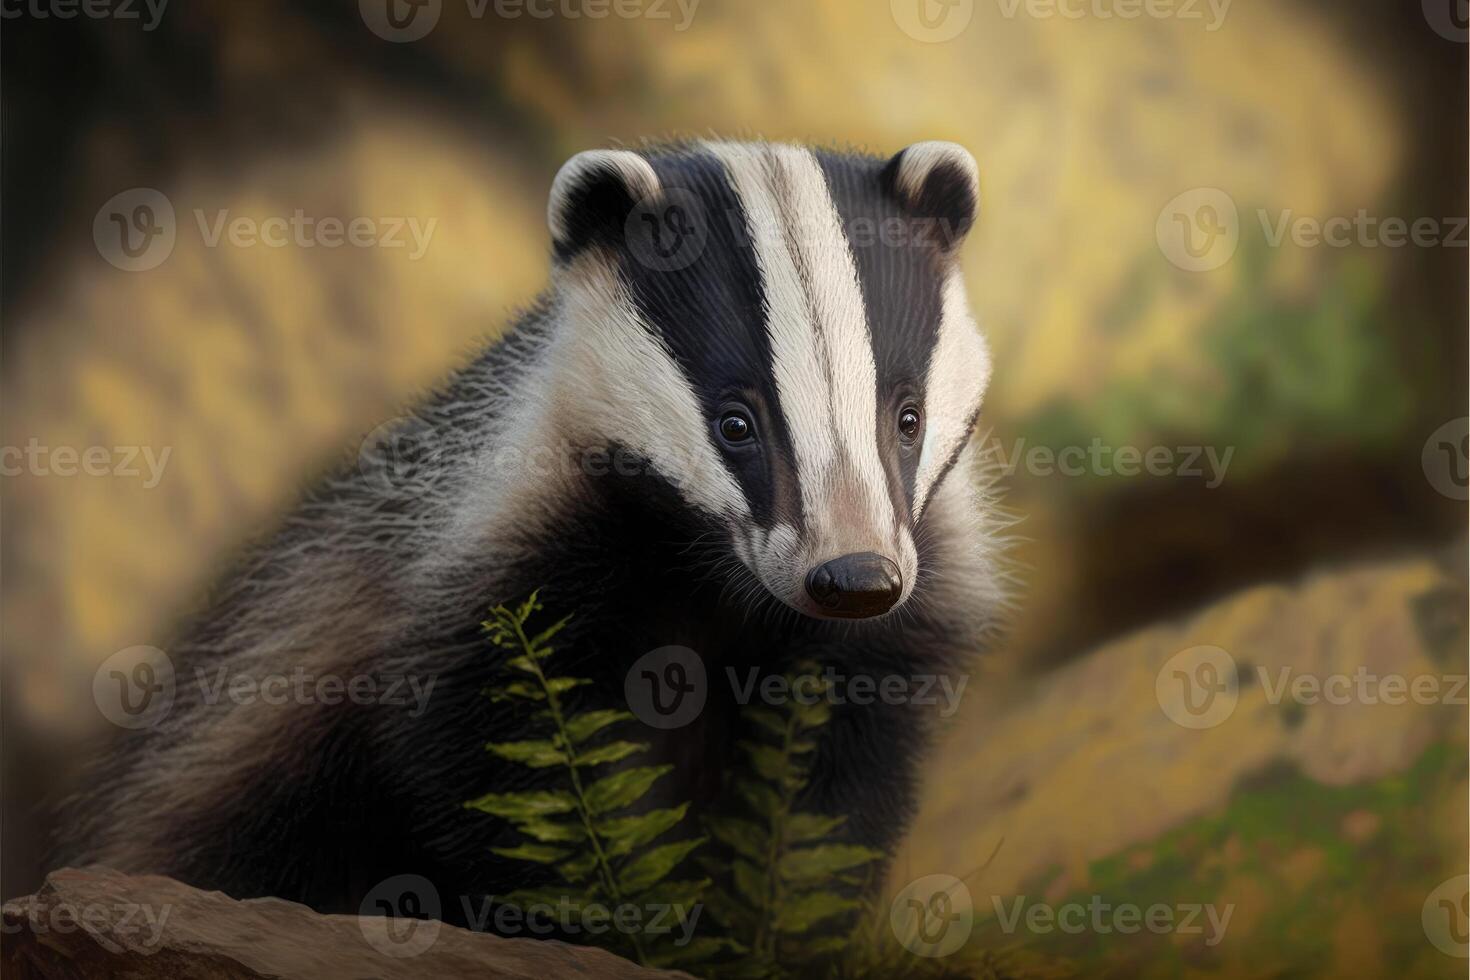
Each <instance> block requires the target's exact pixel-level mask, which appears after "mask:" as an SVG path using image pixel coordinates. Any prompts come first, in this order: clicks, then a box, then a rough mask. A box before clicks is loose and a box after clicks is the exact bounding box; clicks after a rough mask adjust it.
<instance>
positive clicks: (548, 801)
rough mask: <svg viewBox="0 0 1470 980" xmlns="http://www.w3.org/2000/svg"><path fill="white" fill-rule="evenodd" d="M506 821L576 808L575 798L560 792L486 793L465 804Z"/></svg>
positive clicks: (565, 811)
mask: <svg viewBox="0 0 1470 980" xmlns="http://www.w3.org/2000/svg"><path fill="white" fill-rule="evenodd" d="M465 806H466V807H468V808H469V809H472V810H483V811H485V812H486V813H492V814H494V815H495V816H497V817H504V818H505V819H507V820H527V819H530V818H531V817H544V816H548V815H550V814H555V813H567V812H568V811H571V810H575V809H576V808H577V798H576V797H574V796H572V794H570V793H565V792H562V791H561V790H554V789H553V790H529V791H526V792H523V793H486V794H485V795H484V796H481V797H480V798H478V799H474V800H470V801H469V802H468V803H466V804H465Z"/></svg>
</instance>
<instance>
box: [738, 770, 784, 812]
mask: <svg viewBox="0 0 1470 980" xmlns="http://www.w3.org/2000/svg"><path fill="white" fill-rule="evenodd" d="M735 791H736V792H737V793H739V794H740V798H741V799H743V800H744V801H745V802H746V803H747V804H748V805H749V806H750V808H751V809H752V810H754V811H755V812H756V814H757V815H759V816H761V817H765V818H767V819H769V818H770V817H772V816H774V815H775V813H776V811H777V810H779V809H781V797H780V796H778V795H777V794H776V791H775V790H774V789H772V788H771V786H770V784H768V783H763V782H761V781H760V780H758V779H751V778H749V777H747V776H737V777H736V778H735Z"/></svg>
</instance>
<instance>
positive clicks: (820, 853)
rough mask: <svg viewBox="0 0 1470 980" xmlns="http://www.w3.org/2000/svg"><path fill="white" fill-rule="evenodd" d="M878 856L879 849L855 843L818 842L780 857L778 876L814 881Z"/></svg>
mask: <svg viewBox="0 0 1470 980" xmlns="http://www.w3.org/2000/svg"><path fill="white" fill-rule="evenodd" d="M882 856H883V854H882V852H881V851H875V850H873V849H872V848H871V847H861V846H859V845H857V844H822V845H819V846H817V847H810V848H804V849H802V850H799V851H788V852H787V853H786V854H785V855H783V856H782V858H781V877H782V878H784V879H786V880H787V881H817V880H820V879H822V878H826V877H828V876H829V875H833V874H836V873H837V872H839V871H846V870H847V869H848V868H854V867H857V866H858V865H861V864H867V863H868V862H869V861H873V860H875V859H877V858H880V857H882Z"/></svg>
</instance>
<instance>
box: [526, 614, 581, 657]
mask: <svg viewBox="0 0 1470 980" xmlns="http://www.w3.org/2000/svg"><path fill="white" fill-rule="evenodd" d="M571 619H572V617H571V616H563V617H562V618H561V619H559V620H558V621H557V622H555V623H553V624H551V625H550V626H548V627H546V629H544V630H542V631H541V632H540V633H537V634H536V635H535V636H533V637H531V644H530V646H531V649H532V650H533V651H535V653H536V656H537V657H538V658H539V657H546V656H550V655H551V651H550V650H543V649H542V647H543V646H545V645H546V642H547V641H548V640H550V639H551V638H552V637H553V636H555V635H556V634H558V633H560V632H561V631H562V627H563V626H566V624H567V623H569V622H571Z"/></svg>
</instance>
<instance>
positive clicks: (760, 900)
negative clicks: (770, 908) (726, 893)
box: [730, 858, 766, 908]
mask: <svg viewBox="0 0 1470 980" xmlns="http://www.w3.org/2000/svg"><path fill="white" fill-rule="evenodd" d="M730 870H731V872H732V874H733V877H734V879H735V888H736V890H738V891H739V892H740V894H741V895H743V896H745V899H746V901H748V902H751V903H752V904H754V905H755V907H756V908H762V907H764V906H765V904H766V879H765V876H764V875H762V874H761V873H760V872H759V871H757V870H756V868H755V865H753V864H751V863H749V862H748V861H743V860H740V859H739V858H737V859H736V860H735V863H734V864H733V865H731V867H730Z"/></svg>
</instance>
